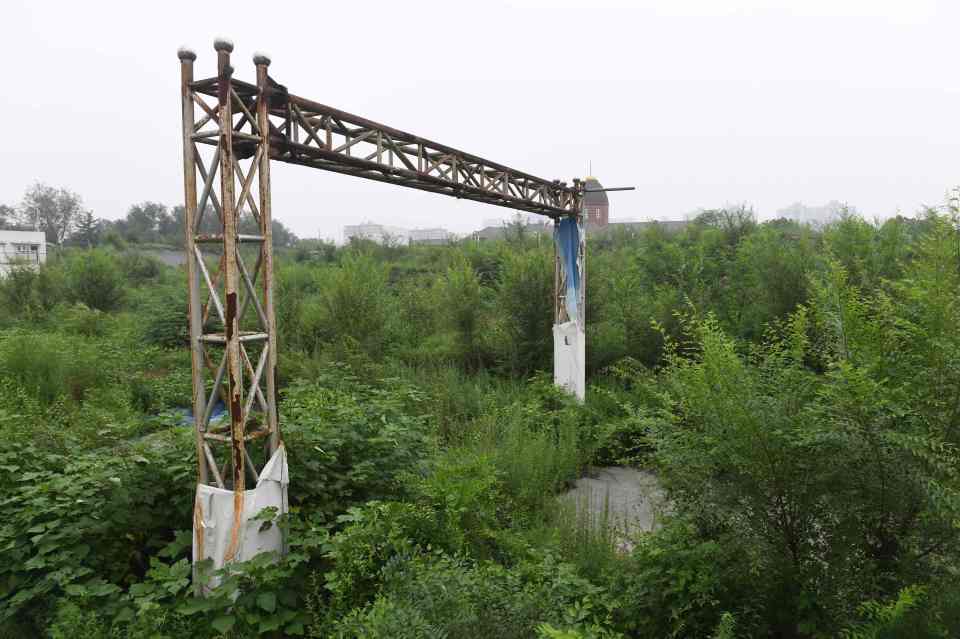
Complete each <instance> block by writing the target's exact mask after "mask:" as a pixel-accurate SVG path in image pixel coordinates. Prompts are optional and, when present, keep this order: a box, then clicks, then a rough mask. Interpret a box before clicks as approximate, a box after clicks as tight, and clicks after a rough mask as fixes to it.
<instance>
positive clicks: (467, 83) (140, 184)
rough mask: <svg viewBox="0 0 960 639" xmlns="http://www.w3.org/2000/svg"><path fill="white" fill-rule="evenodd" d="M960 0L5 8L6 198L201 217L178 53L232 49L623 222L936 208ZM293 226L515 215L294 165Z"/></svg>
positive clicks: (952, 132)
mask: <svg viewBox="0 0 960 639" xmlns="http://www.w3.org/2000/svg"><path fill="white" fill-rule="evenodd" d="M958 5H960V3H958V2H955V1H954V2H946V1H943V2H938V1H936V0H739V1H732V0H731V1H724V0H687V1H684V0H645V1H638V2H616V1H608V2H573V1H565V2H564V1H560V2H547V1H536V0H530V1H523V2H499V1H490V0H484V1H482V2H478V1H474V2H454V1H447V2H437V3H433V2H412V1H406V2H404V1H400V2H397V1H394V2H382V3H379V2H362V1H359V0H355V1H353V2H339V3H328V2H310V3H306V2H303V3H301V2H297V1H296V0H293V1H287V2H269V1H264V2H245V1H239V0H230V1H229V2H227V1H222V2H212V1H211V2H197V1H193V2H179V1H173V0H166V1H164V0H161V1H154V2H149V3H145V2H131V1H128V2H115V3H114V2H97V1H95V0H92V1H86V2H67V1H63V2H53V1H43V0H30V1H27V0H3V3H2V5H0V43H2V44H0V52H2V54H3V59H4V65H3V72H2V73H3V80H2V81H0V98H2V99H0V116H2V120H0V121H2V122H3V123H4V135H3V137H2V141H0V167H2V171H3V172H2V178H0V203H7V204H16V203H18V202H19V201H20V199H21V197H22V195H23V192H24V190H25V189H26V188H27V187H28V186H29V185H30V184H31V183H33V182H34V181H37V180H40V181H43V182H46V183H48V184H51V185H54V186H65V187H67V188H70V189H72V190H74V191H77V192H78V193H80V194H81V195H82V196H83V198H84V201H85V202H86V205H87V206H88V207H90V208H91V209H93V211H94V213H95V214H96V215H97V216H99V217H104V218H110V219H115V218H117V217H121V216H123V215H124V213H125V211H126V209H127V207H128V206H129V205H130V204H132V203H134V202H139V201H143V200H155V201H160V202H164V203H166V204H168V205H171V206H172V205H175V204H179V203H181V202H182V199H183V185H182V172H181V171H182V169H181V150H180V109H179V105H180V90H179V63H178V61H177V58H176V50H177V47H178V46H180V45H188V46H191V47H193V48H194V49H195V50H196V51H197V54H198V60H197V68H196V73H197V76H198V77H206V76H209V75H213V74H214V72H215V56H214V52H213V47H212V43H213V39H214V37H215V36H217V35H224V36H227V37H229V38H231V39H232V40H233V41H234V43H235V45H236V48H235V50H234V63H233V64H234V67H235V68H236V69H237V71H236V76H237V77H238V78H241V79H247V80H250V81H253V80H254V67H253V64H252V62H251V61H250V58H251V55H252V53H253V52H254V51H258V50H262V51H265V52H267V53H269V54H270V56H271V57H272V59H273V64H272V65H271V67H270V71H271V75H272V76H273V77H274V78H275V79H276V80H277V81H279V82H281V83H282V84H285V85H286V86H287V87H288V88H289V89H290V90H291V91H292V92H294V93H297V94H298V95H302V96H304V97H308V98H311V99H314V100H316V101H318V102H322V103H324V104H328V105H330V106H333V107H337V108H340V109H344V110H346V111H350V112H353V113H356V114H357V115H361V116H364V117H367V118H370V119H373V120H377V121H380V122H383V123H385V124H388V125H391V126H394V127H396V128H400V129H403V130H406V131H409V132H411V133H415V134H417V135H421V136H423V137H427V138H430V139H432V140H435V141H437V142H441V143H444V144H447V145H450V146H454V147H457V148H460V149H463V150H464V151H468V152H471V153H474V154H477V155H481V156H484V157H486V158H488V159H491V160H494V161H497V162H501V163H503V164H506V165H508V166H511V167H514V168H517V169H520V170H523V171H527V172H529V173H533V174H534V175H539V176H541V177H544V178H550V179H553V178H560V179H564V180H567V181H569V180H570V179H571V178H573V177H575V176H583V175H585V174H586V173H587V167H588V162H590V161H592V162H593V172H594V174H595V175H596V176H597V177H598V178H599V179H600V180H601V181H602V182H603V183H604V184H605V185H607V186H624V185H636V186H637V191H635V192H632V193H618V194H613V195H612V196H611V200H612V203H611V217H612V218H615V219H616V218H628V217H629V218H637V219H646V218H654V219H655V218H659V219H675V218H682V217H683V216H684V214H686V213H688V212H690V211H692V210H695V209H697V208H699V207H715V206H721V205H723V204H724V203H726V202H746V203H749V204H751V205H753V206H754V207H755V208H756V210H757V212H758V213H759V214H760V215H761V217H769V216H770V215H772V214H773V213H775V211H776V210H777V209H779V208H781V207H784V206H786V205H789V204H791V203H793V202H795V201H798V200H801V201H803V202H805V203H807V204H811V205H815V204H822V203H824V202H826V201H828V200H834V199H836V200H841V201H845V202H847V203H849V204H851V205H853V206H855V207H857V209H859V210H860V211H861V212H863V213H864V214H866V215H868V216H880V217H885V216H888V215H891V214H895V213H896V212H897V211H902V212H904V213H914V212H915V211H916V210H918V209H919V208H920V207H921V206H922V205H924V204H937V203H940V202H942V200H943V198H944V194H945V193H946V191H947V190H948V189H950V188H951V187H953V186H955V185H958V184H960V176H958V172H957V167H958V164H960V158H958V153H957V151H958V149H960V71H958V68H960V67H958V63H960V53H958V52H960V46H958V38H957V35H956V25H957V24H958V18H960V6H958ZM273 210H274V216H275V217H277V218H278V219H280V220H281V221H283V222H284V223H285V224H287V225H288V226H290V227H291V228H292V229H293V230H294V231H295V232H296V233H297V234H298V235H300V236H301V237H316V236H317V235H318V234H319V235H320V236H322V237H331V238H339V237H340V236H341V232H342V227H343V225H344V224H351V223H356V222H360V221H366V220H373V221H378V222H382V223H385V224H392V225H395V226H401V227H408V228H412V227H427V226H444V227H447V228H449V229H451V230H454V231H457V232H465V231H469V230H472V229H474V228H477V227H478V226H480V224H481V222H482V221H483V220H484V219H487V218H494V217H501V216H503V215H504V214H505V213H506V214H509V212H508V211H506V210H505V209H500V208H497V207H491V206H487V205H482V204H477V203H473V202H468V201H464V200H455V199H452V198H445V197H443V196H439V195H434V194H430V193H423V192H420V191H415V190H409V189H403V188H400V187H396V186H391V185H385V184H380V183H376V182H369V181H366V180H361V179H359V178H354V177H349V176H343V175H337V174H332V173H324V172H320V171H316V170H311V169H306V168H302V167H295V166H286V165H281V164H279V163H274V165H273Z"/></svg>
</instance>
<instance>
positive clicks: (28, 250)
mask: <svg viewBox="0 0 960 639" xmlns="http://www.w3.org/2000/svg"><path fill="white" fill-rule="evenodd" d="M46 261H47V238H46V235H44V233H43V231H0V277H3V276H4V275H6V274H7V273H9V272H10V269H12V268H13V267H14V266H15V265H17V264H29V265H31V266H33V268H37V267H38V266H39V265H40V264H43V263H45V262H46Z"/></svg>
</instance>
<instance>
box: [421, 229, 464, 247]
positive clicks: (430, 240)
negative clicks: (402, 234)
mask: <svg viewBox="0 0 960 639" xmlns="http://www.w3.org/2000/svg"><path fill="white" fill-rule="evenodd" d="M455 237H456V236H454V234H453V233H451V232H450V231H448V230H447V229H441V228H434V229H413V230H412V231H410V243H411V244H446V243H447V242H450V241H451V240H453V239H455Z"/></svg>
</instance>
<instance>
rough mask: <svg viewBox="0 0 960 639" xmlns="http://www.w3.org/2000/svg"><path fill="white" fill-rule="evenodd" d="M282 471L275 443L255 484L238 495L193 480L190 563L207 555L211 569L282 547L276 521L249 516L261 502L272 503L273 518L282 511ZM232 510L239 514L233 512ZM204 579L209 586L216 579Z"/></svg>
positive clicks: (283, 456) (283, 459)
mask: <svg viewBox="0 0 960 639" xmlns="http://www.w3.org/2000/svg"><path fill="white" fill-rule="evenodd" d="M288 473H289V471H288V468H287V452H286V449H285V448H284V447H283V446H282V445H281V446H280V447H279V448H277V451H276V452H275V453H274V454H273V455H272V456H271V457H270V460H269V461H268V462H267V464H266V466H264V467H263V471H262V472H261V473H260V477H259V479H258V480H257V487H256V488H254V489H252V490H245V491H243V492H242V493H240V494H239V496H238V495H235V494H234V492H233V491H231V490H224V489H222V488H216V487H214V486H208V485H206V484H198V485H197V495H196V500H195V502H194V511H193V561H194V564H196V563H197V562H200V561H203V560H206V559H211V560H213V569H214V570H217V569H220V568H222V567H223V566H224V565H225V564H227V563H229V562H231V561H246V560H248V559H252V558H253V557H255V556H256V555H258V554H260V553H262V552H267V551H275V552H278V553H283V552H284V551H285V548H284V540H283V533H282V532H281V530H280V529H279V527H278V526H277V525H276V524H274V525H269V526H265V525H264V523H265V522H264V520H262V519H254V518H255V517H256V516H257V515H258V514H260V512H261V511H262V510H263V509H264V508H274V509H276V512H275V513H274V518H276V517H277V516H279V515H282V514H285V513H286V512H288V510H289V505H288V501H287V485H288V484H289V483H290V479H289V474H288ZM236 501H239V502H240V503H239V504H237V503H235V502H236ZM238 511H239V516H237V517H234V513H236V512H238ZM206 585H207V586H211V587H215V586H216V585H217V583H216V581H214V582H211V583H208V584H206Z"/></svg>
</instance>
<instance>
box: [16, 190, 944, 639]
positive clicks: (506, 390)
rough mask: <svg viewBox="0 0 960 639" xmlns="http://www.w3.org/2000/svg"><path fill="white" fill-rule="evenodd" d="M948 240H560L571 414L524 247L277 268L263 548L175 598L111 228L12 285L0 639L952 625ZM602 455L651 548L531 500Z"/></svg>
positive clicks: (327, 253) (311, 260) (144, 378)
mask: <svg viewBox="0 0 960 639" xmlns="http://www.w3.org/2000/svg"><path fill="white" fill-rule="evenodd" d="M146 208H148V207H146V205H144V206H141V207H140V208H139V209H138V212H137V215H134V216H133V218H135V219H136V220H139V219H140V218H144V219H146V217H149V215H147V213H149V212H150V211H146V212H144V211H145V210H146ZM140 209H144V211H141V210H140ZM151 210H152V209H151ZM154 212H155V211H154ZM141 214H142V215H141ZM138 216H139V217H138ZM144 216H146V217H144ZM154 217H155V218H156V217H157V216H154ZM161 217H162V216H161ZM157 219H159V218H157ZM163 219H167V218H163ZM170 219H174V218H170ZM168 221H169V220H168ZM154 222H156V220H154ZM148 226H149V225H148ZM138 228H139V227H138ZM145 228H146V227H145ZM151 228H154V230H156V225H154V226H153V227H151ZM958 229H960V227H958V218H957V211H956V210H954V209H953V208H951V207H950V206H946V207H943V208H942V209H940V210H936V211H927V212H924V213H923V214H921V215H919V216H917V218H915V219H913V218H911V219H908V218H902V217H898V218H895V219H891V220H888V221H887V222H884V223H883V224H872V223H868V222H866V221H864V220H863V219H861V218H859V217H856V216H852V215H849V216H846V217H844V218H843V219H841V220H840V221H838V222H836V223H833V224H830V225H828V226H826V227H824V228H822V229H815V228H810V227H806V226H801V225H798V224H795V223H792V222H789V221H785V220H776V221H772V222H765V223H762V224H758V223H757V222H756V221H755V220H754V219H753V218H752V216H750V215H749V214H748V212H746V211H743V210H735V211H713V212H707V213H706V214H704V215H702V216H701V217H700V218H698V219H697V220H695V221H693V222H691V223H690V224H689V225H688V226H687V227H686V228H685V229H684V230H682V231H679V232H675V233H667V232H665V231H664V230H663V229H661V228H659V227H657V226H653V227H651V228H649V229H647V230H645V231H644V232H642V233H640V234H635V235H628V234H610V235H605V236H600V237H598V238H596V240H594V239H591V245H590V267H589V270H590V287H589V289H588V308H589V311H588V312H589V315H588V317H589V322H588V351H587V352H588V379H589V389H588V395H587V401H586V403H585V404H584V405H579V404H577V403H575V402H574V401H572V400H571V399H570V398H568V397H567V396H565V395H564V394H562V393H560V392H559V391H557V390H556V389H555V388H553V386H552V384H551V382H550V377H549V369H550V366H551V361H550V358H551V331H550V326H551V308H550V303H549V300H550V295H551V290H552V286H553V275H552V253H551V251H552V247H549V246H544V247H541V246H538V245H537V243H536V240H535V238H525V237H522V236H517V237H511V238H510V240H509V241H507V242H493V243H487V244H481V245H476V244H464V245H462V246H443V247H424V246H420V247H409V248H406V247H397V246H387V247H381V246H377V245H374V244H370V243H355V244H353V245H351V246H348V247H343V248H333V247H327V246H324V247H321V248H322V249H323V250H315V248H313V247H306V245H303V246H300V247H295V248H293V249H290V250H287V251H280V254H279V257H278V272H277V304H278V306H277V319H278V324H279V327H280V339H281V343H282V350H281V359H280V370H279V385H280V392H281V407H280V409H281V423H282V426H283V436H284V440H285V442H286V443H287V445H288V450H289V453H290V464H291V481H292V483H291V485H290V497H291V512H290V513H289V515H288V516H286V517H285V518H283V519H282V521H280V522H278V525H281V526H283V527H284V528H285V529H286V531H287V538H288V540H289V542H290V552H289V553H288V554H287V555H286V556H285V557H283V558H277V557H274V556H269V555H262V556H260V557H258V558H256V559H254V560H252V561H249V562H246V563H244V564H234V565H232V566H231V567H230V568H229V569H227V570H224V571H221V574H220V575H219V578H220V580H221V583H222V585H221V586H220V587H219V588H218V589H217V590H215V591H214V592H213V593H211V594H210V595H209V596H207V597H203V598H197V597H195V596H194V594H195V588H194V582H193V579H194V576H193V574H192V572H191V563H190V551H191V549H190V530H189V527H190V522H191V512H192V506H191V504H192V490H193V484H194V482H195V466H194V461H193V454H194V444H193V438H192V434H191V432H190V427H189V426H188V425H184V419H183V415H184V411H185V410H186V409H187V408H188V403H189V398H190V396H191V390H190V362H189V354H188V351H187V349H186V343H185V341H186V330H185V324H186V301H185V297H184V294H183V288H184V286H183V279H184V277H185V276H184V274H183V272H182V271H178V270H176V269H173V268H170V267H166V266H163V265H162V264H160V263H158V262H156V261H154V260H152V259H150V258H147V257H145V256H143V255H141V254H139V253H137V252H136V251H132V250H130V249H129V248H128V247H126V246H124V245H123V243H117V242H114V243H112V244H111V243H109V242H108V243H107V246H101V247H99V248H74V249H69V250H66V251H64V252H62V253H60V254H56V255H53V256H52V257H51V259H50V261H49V262H48V264H47V265H46V266H44V267H43V268H41V269H40V270H39V271H31V270H28V269H25V268H24V269H15V270H14V272H13V273H11V274H10V276H9V277H7V278H5V279H3V280H0V435H2V441H3V442H4V444H3V448H2V449H0V481H2V482H3V485H4V486H5V489H4V491H3V492H2V496H0V514H2V517H0V636H3V637H6V636H9V637H34V636H37V637H39V636H49V637H55V638H61V637H77V636H82V637H90V638H107V637H145V638H151V639H154V638H166V637H170V638H171V639H172V638H173V637H184V636H190V637H211V638H212V637H255V636H264V637H284V636H306V637H364V638H387V637H390V638H396V637H401V638H404V637H409V638H416V639H421V638H434V637H436V638H440V637H447V638H474V637H477V638H479V637H482V638H484V639H486V638H487V637H517V638H519V637H541V638H551V639H587V638H604V639H610V638H615V637H636V638H641V637H642V638H645V639H646V638H652V637H657V638H659V637H725V638H729V637H784V638H811V639H813V638H821V637H850V638H854V637H856V638H859V637H878V638H879V637H882V638H885V639H887V638H901V637H931V638H932V637H950V636H960V587H958V585H957V584H958V583H960V574H958V572H960V564H958V562H957V559H956V558H957V556H958V550H960V543H958V542H960V538H958V537H960V524H958V522H960V492H958V491H960V457H958V455H957V446H958V444H960V434H958V433H960V428H958V425H960V333H958V331H957V330H956V327H957V326H958V325H960V235H958V233H960V230H958ZM157 232H159V231H157ZM143 241H151V240H149V239H145V240H143ZM91 244H92V243H91ZM610 464H618V465H634V466H639V467H643V468H646V469H649V470H651V471H654V472H656V474H657V477H658V479H659V481H660V483H661V485H662V487H663V489H664V491H665V492H666V494H667V496H668V498H669V500H670V507H669V508H668V509H667V512H665V513H664V514H663V516H662V522H661V523H662V525H661V526H660V527H659V528H658V530H656V531H655V532H649V533H632V534H631V535H630V538H629V539H624V538H623V533H622V532H618V531H617V530H615V529H614V528H612V527H609V526H608V524H609V522H606V521H605V520H604V521H602V522H601V523H600V525H599V526H597V523H596V522H595V521H589V520H586V519H584V517H583V516H582V515H581V513H579V511H577V510H576V509H571V508H570V507H569V506H568V505H564V502H562V501H559V500H558V495H559V494H560V493H562V492H563V491H564V490H565V489H566V488H567V487H568V486H569V485H570V483H571V482H572V481H573V480H575V479H576V478H577V477H578V476H579V475H580V474H582V473H583V472H585V470H586V469H587V467H588V466H590V465H610ZM198 570H199V574H200V575H201V576H203V575H204V574H206V572H207V571H208V568H207V567H205V566H204V565H200V566H199V567H198Z"/></svg>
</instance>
